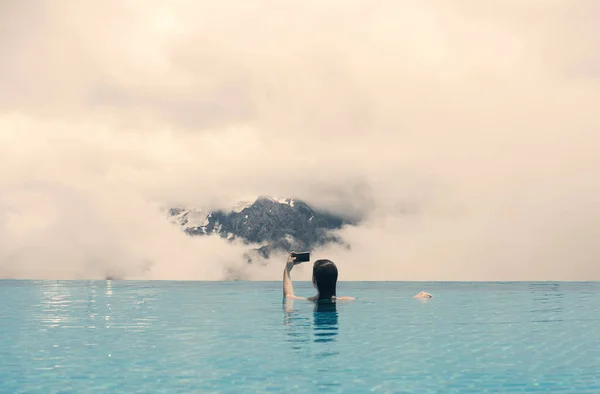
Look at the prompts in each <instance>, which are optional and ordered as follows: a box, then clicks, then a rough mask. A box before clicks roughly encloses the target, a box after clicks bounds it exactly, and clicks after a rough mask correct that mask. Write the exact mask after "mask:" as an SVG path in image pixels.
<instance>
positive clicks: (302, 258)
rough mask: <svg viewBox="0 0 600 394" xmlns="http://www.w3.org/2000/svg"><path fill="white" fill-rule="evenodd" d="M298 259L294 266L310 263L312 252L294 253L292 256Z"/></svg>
mask: <svg viewBox="0 0 600 394" xmlns="http://www.w3.org/2000/svg"><path fill="white" fill-rule="evenodd" d="M292 256H294V257H295V258H296V259H295V260H294V264H299V263H304V262H305V261H310V252H302V253H294V254H292Z"/></svg>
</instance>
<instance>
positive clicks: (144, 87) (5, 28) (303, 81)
mask: <svg viewBox="0 0 600 394" xmlns="http://www.w3.org/2000/svg"><path fill="white" fill-rule="evenodd" d="M599 17H600V2H598V1H596V0H577V1H573V0H547V1H541V0H503V1H493V0H414V1H410V0H390V1H387V0H381V1H373V0H364V1H362V0H343V1H342V0H339V1H338V0H328V1H321V0H318V1H317V0H302V1H292V0H277V1H267V0H263V1H254V0H244V1H241V0H236V1H231V0H219V1H204V0H194V1H192V0H190V1H184V0H180V1H171V2H163V1H152V0H128V1H125V0H104V1H77V2H72V1H66V0H65V1H60V0H57V1H52V2H50V1H41V0H40V1H35V0H0V53H1V57H0V277H18V278H96V277H103V276H104V275H106V274H107V273H109V272H110V273H113V274H118V275H123V276H125V277H128V278H149V279H220V278H222V275H223V271H224V268H225V267H227V266H228V265H236V264H238V256H239V255H240V253H241V252H242V251H243V248H242V247H240V246H229V245H226V244H225V242H224V241H222V240H220V239H218V238H202V239H200V238H195V239H192V238H190V237H186V236H185V235H184V234H183V233H182V232H181V231H180V230H179V229H177V228H175V227H174V226H172V225H170V224H169V223H168V222H167V221H166V220H165V219H164V215H163V214H162V213H161V212H160V211H159V209H158V208H159V207H162V206H172V205H187V206H195V207H198V208H204V209H212V208H222V207H227V206H230V205H232V204H233V203H234V202H236V201H238V200H239V199H243V198H246V197H247V196H254V195H258V194H273V195H286V196H295V197H297V198H302V199H305V200H307V201H308V202H309V203H311V204H314V205H315V206H317V207H322V208H326V209H330V210H333V211H336V212H342V213H347V214H353V215H361V216H362V217H364V221H363V225H361V226H360V227H358V228H350V229H346V230H344V231H343V232H342V235H343V236H344V237H345V238H346V240H347V241H349V242H350V243H351V244H352V250H351V251H345V250H340V249H337V248H331V249H328V250H322V251H319V252H317V253H316V256H315V257H328V258H331V259H333V260H334V261H335V262H336V263H337V264H338V267H339V269H340V278H341V279H342V280H362V279H364V280H377V279H386V280H390V279H395V280H531V279H538V280H548V279H549V280H558V279H561V280H600V267H599V266H598V258H599V256H600V242H598V241H597V237H598V225H599V224H600V176H599V175H600V174H599V171H600V170H599V169H600V155H599V154H598V151H599V150H600V78H599V77H600V40H599V39H598V37H600V24H599V23H597V21H598V18H599ZM282 266H283V261H279V260H276V261H273V262H272V264H271V265H270V266H269V267H268V268H254V269H252V270H251V272H250V274H249V275H250V277H251V278H253V279H279V277H280V272H279V271H280V270H281V268H282ZM300 271H301V272H298V274H297V276H296V277H297V278H299V279H309V277H310V274H309V270H307V269H304V270H300Z"/></svg>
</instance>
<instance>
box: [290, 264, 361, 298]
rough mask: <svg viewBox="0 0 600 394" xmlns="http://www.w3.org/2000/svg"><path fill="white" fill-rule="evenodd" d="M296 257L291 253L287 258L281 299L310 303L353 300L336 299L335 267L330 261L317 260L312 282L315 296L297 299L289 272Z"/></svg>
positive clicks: (336, 275)
mask: <svg viewBox="0 0 600 394" xmlns="http://www.w3.org/2000/svg"><path fill="white" fill-rule="evenodd" d="M295 261H296V256H295V254H294V253H293V252H292V253H291V254H290V256H289V257H288V261H287V264H286V265H285V269H284V270H283V297H284V298H286V299H292V300H310V301H324V300H329V301H346V300H353V299H354V298H353V297H338V296H337V294H336V285H337V278H338V271H337V267H336V266H335V264H334V263H333V261H330V260H317V261H315V264H314V265H313V275H312V282H313V286H314V287H315V289H317V294H316V295H314V296H312V297H308V298H307V297H298V296H297V295H295V294H294V286H293V285H292V278H290V272H292V269H294V263H295Z"/></svg>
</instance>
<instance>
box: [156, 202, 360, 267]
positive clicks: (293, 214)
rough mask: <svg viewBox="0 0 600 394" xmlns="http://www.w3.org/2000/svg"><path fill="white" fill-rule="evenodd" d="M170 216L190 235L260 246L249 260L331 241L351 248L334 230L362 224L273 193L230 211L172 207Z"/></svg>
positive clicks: (310, 248) (169, 211) (173, 221)
mask: <svg viewBox="0 0 600 394" xmlns="http://www.w3.org/2000/svg"><path fill="white" fill-rule="evenodd" d="M168 219H169V220H170V221H171V222H172V223H174V224H177V225H179V226H181V227H182V229H183V231H185V232H186V233H187V234H188V235H190V236H211V235H218V236H220V237H222V238H224V239H226V240H227V241H229V242H236V241H240V242H242V243H244V244H247V245H251V244H253V245H260V246H259V247H258V248H251V249H249V250H248V252H247V253H246V254H245V255H244V257H245V259H246V261H247V262H248V263H253V262H256V261H258V260H262V259H268V258H269V257H270V256H271V254H272V253H274V252H290V251H292V250H296V251H312V250H314V249H316V248H318V247H321V246H324V245H327V244H331V243H336V244H340V245H344V246H346V247H348V248H349V247H350V245H348V244H346V243H345V242H344V241H343V239H341V238H340V237H339V236H338V235H336V234H334V232H335V231H336V230H340V229H342V228H343V227H345V226H348V225H356V224H358V222H357V221H355V220H350V219H347V218H344V217H342V216H340V215H336V214H332V213H329V212H326V211H324V210H319V209H316V208H312V207H310V206H309V205H308V204H307V203H305V202H304V201H302V200H299V199H296V198H289V197H284V198H280V197H269V196H259V197H258V198H257V199H256V200H255V201H254V202H240V203H238V204H236V206H234V207H232V208H231V209H230V210H214V211H202V210H198V209H194V208H183V207H180V208H169V209H168Z"/></svg>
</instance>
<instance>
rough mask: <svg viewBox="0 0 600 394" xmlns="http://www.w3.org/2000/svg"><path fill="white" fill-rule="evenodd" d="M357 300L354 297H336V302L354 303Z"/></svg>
mask: <svg viewBox="0 0 600 394" xmlns="http://www.w3.org/2000/svg"><path fill="white" fill-rule="evenodd" d="M355 299H356V298H354V297H348V296H343V297H335V300H336V301H352V300H355Z"/></svg>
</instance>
